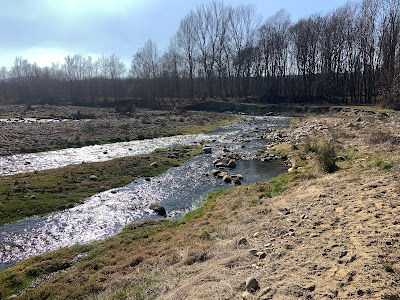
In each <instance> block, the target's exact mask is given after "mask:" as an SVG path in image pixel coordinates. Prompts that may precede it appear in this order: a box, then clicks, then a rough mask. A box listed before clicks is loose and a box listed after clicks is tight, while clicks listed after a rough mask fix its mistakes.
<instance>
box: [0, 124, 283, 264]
mask: <svg viewBox="0 0 400 300" xmlns="http://www.w3.org/2000/svg"><path fill="white" fill-rule="evenodd" d="M289 121H290V119H288V118H282V117H254V118H248V119H246V120H244V121H241V122H237V123H234V124H231V125H228V126H223V127H221V128H219V129H217V130H214V131H212V132H210V133H207V134H199V135H186V136H175V137H167V138H157V139H151V140H142V141H132V142H122V143H115V144H107V145H101V146H89V147H83V148H76V149H65V150H60V151H51V152H45V153H36V154H24V155H13V156H6V157H0V166H1V171H2V173H1V175H8V174H15V173H23V172H27V171H34V170H42V169H49V168H59V167H62V166H65V165H69V164H75V163H81V162H82V161H85V162H89V161H105V160H108V159H113V158H116V157H123V156H129V155H136V154H144V153H150V152H152V151H153V150H154V149H156V148H160V147H172V146H175V145H194V144H199V143H202V142H203V141H208V142H209V143H208V145H210V146H211V148H212V154H203V155H200V156H198V157H195V158H192V159H190V160H189V161H187V162H186V163H185V164H183V165H181V166H179V167H177V168H171V169H170V170H169V171H168V172H166V173H165V174H163V175H160V176H157V177H154V178H152V179H151V180H150V181H146V180H145V179H143V178H139V179H137V180H136V181H135V182H133V183H131V184H129V185H127V186H125V187H122V188H118V189H114V190H109V191H105V192H102V193H100V194H97V195H94V196H92V197H89V198H88V199H86V201H85V202H84V203H83V204H82V205H78V206H76V207H73V208H71V209H66V210H64V211H61V212H57V213H53V214H50V215H48V216H45V217H41V218H30V219H25V220H21V221H17V222H14V223H10V224H6V225H4V226H1V227H0V269H5V268H8V267H10V266H12V265H13V264H15V263H16V262H18V261H21V260H23V259H26V258H28V257H31V256H34V255H40V254H43V253H46V252H49V251H52V250H55V249H58V248H61V247H66V246H71V245H74V244H77V243H89V242H92V241H95V240H98V239H103V238H106V237H108V236H111V235H115V234H117V233H118V232H120V230H121V229H122V228H123V227H124V226H125V225H127V224H129V223H131V222H134V221H139V220H145V219H149V218H153V219H154V218H159V216H157V215H156V214H155V213H154V212H153V211H152V210H150V209H149V208H148V206H149V205H150V204H151V203H153V202H161V203H162V205H163V206H164V207H165V208H166V210H167V212H168V217H169V218H179V217H181V216H182V215H183V214H185V213H186V212H188V211H190V210H192V209H194V208H196V207H199V206H200V205H201V204H202V203H203V202H204V200H205V198H206V196H207V193H208V192H211V191H216V190H219V189H221V188H224V187H230V186H232V185H231V184H227V183H224V182H223V181H222V180H221V179H217V178H214V177H213V176H211V175H210V172H211V170H212V169H213V168H214V167H213V165H212V161H213V160H214V159H215V158H216V157H218V156H220V155H222V154H223V153H225V151H227V150H229V151H232V152H234V153H238V154H239V155H240V156H241V157H242V160H240V161H239V163H238V165H237V167H236V168H235V169H234V170H232V171H230V173H231V174H239V173H240V174H242V175H244V179H243V180H242V183H243V184H248V183H252V182H256V181H266V180H269V179H271V178H273V177H275V176H277V175H279V174H280V173H283V172H285V171H286V170H287V167H286V166H285V165H284V164H283V162H282V161H269V162H260V161H255V160H252V159H251V158H252V156H254V154H255V153H256V150H257V149H260V148H263V147H265V146H266V145H267V143H268V141H266V140H264V139H261V138H260V137H261V136H262V135H263V134H265V133H266V132H268V131H271V130H274V129H276V128H282V127H286V126H288V124H289Z"/></svg>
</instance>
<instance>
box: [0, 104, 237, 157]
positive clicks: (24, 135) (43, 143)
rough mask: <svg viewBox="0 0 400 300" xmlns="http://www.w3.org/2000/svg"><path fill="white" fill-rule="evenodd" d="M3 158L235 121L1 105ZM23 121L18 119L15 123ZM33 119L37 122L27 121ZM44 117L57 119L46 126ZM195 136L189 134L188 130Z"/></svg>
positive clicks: (160, 113)
mask: <svg viewBox="0 0 400 300" xmlns="http://www.w3.org/2000/svg"><path fill="white" fill-rule="evenodd" d="M0 118H5V119H8V118H10V119H11V120H12V121H10V122H0V155H9V154H13V153H18V152H35V151H40V150H51V149H59V148H63V147H71V146H84V145H87V144H89V143H90V142H97V143H100V142H102V143H104V142H114V141H121V140H133V139H142V138H153V137H158V136H161V135H165V134H166V135H168V134H178V133H183V132H184V131H183V129H184V128H191V127H195V126H204V125H206V124H208V123H211V122H215V121H220V120H224V119H228V118H231V116H229V115H227V114H221V113H209V112H191V111H184V110H178V111H151V110H142V109H135V110H133V111H132V112H128V113H118V112H116V109H115V108H90V107H77V106H49V105H33V106H31V107H29V108H27V107H26V106H24V105H8V106H0ZM14 118H18V120H14ZM28 118H30V119H32V118H33V119H34V120H28ZM44 119H47V120H48V119H52V121H50V122H43V121H44ZM189 132H190V131H189Z"/></svg>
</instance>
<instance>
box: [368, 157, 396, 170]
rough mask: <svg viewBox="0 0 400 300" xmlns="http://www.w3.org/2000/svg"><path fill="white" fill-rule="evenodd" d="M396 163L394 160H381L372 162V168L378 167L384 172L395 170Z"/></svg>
mask: <svg viewBox="0 0 400 300" xmlns="http://www.w3.org/2000/svg"><path fill="white" fill-rule="evenodd" d="M394 163H395V162H394V160H393V159H392V158H387V159H384V158H379V159H376V160H374V161H373V162H372V166H374V167H378V168H380V169H382V170H390V169H392V168H393V166H394Z"/></svg>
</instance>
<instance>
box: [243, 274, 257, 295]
mask: <svg viewBox="0 0 400 300" xmlns="http://www.w3.org/2000/svg"><path fill="white" fill-rule="evenodd" d="M259 289H260V285H259V284H258V281H257V279H255V278H254V277H248V278H247V279H246V291H248V292H250V293H254V292H255V291H257V290H259Z"/></svg>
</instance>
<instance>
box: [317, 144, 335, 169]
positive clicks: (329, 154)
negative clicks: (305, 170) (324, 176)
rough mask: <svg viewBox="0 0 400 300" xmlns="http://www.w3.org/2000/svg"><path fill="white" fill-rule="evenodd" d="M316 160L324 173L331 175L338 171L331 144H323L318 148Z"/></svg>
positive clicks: (333, 148)
mask: <svg viewBox="0 0 400 300" xmlns="http://www.w3.org/2000/svg"><path fill="white" fill-rule="evenodd" d="M317 159H318V163H319V164H320V166H321V168H322V170H323V171H324V172H326V173H333V172H335V171H336V170H337V169H338V166H337V165H336V159H337V156H336V150H335V147H334V146H333V145H332V144H329V143H327V142H325V143H324V144H323V145H322V146H320V147H318V151H317Z"/></svg>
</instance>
